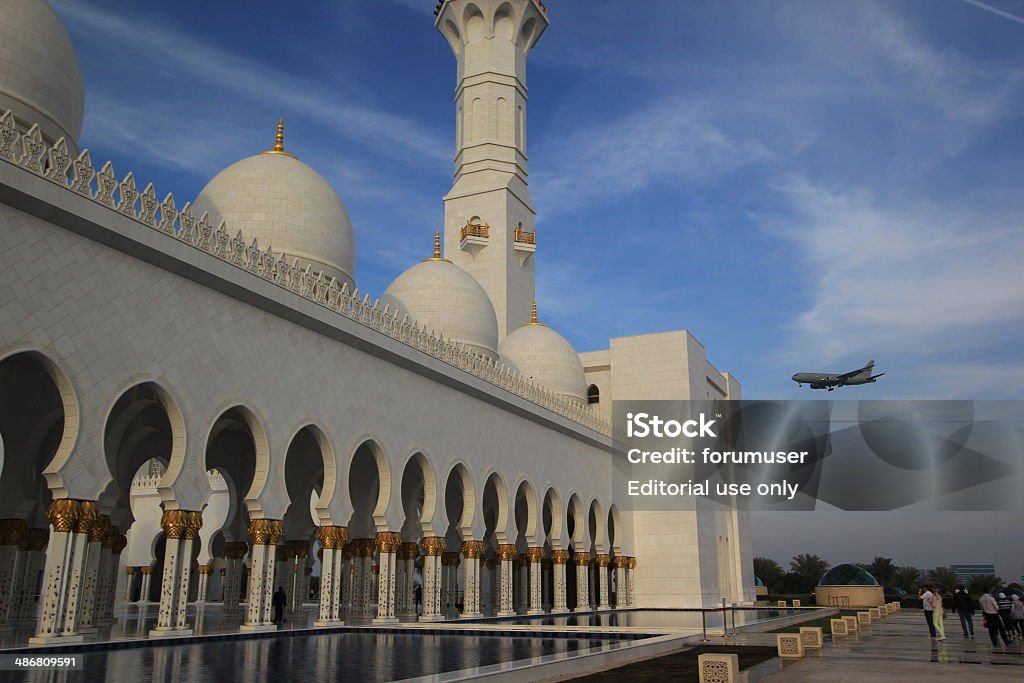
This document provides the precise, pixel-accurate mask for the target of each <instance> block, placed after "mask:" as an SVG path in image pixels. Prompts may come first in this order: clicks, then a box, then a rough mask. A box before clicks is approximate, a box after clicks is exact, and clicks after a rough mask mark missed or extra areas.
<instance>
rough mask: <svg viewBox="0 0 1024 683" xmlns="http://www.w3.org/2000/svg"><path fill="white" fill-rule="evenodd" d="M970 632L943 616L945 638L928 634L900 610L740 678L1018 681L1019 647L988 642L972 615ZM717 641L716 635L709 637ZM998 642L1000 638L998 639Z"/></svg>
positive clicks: (1022, 657) (748, 639)
mask: <svg viewBox="0 0 1024 683" xmlns="http://www.w3.org/2000/svg"><path fill="white" fill-rule="evenodd" d="M974 621H975V624H974V628H975V637H974V638H964V637H963V632H962V631H961V630H960V620H959V619H950V618H949V617H948V616H947V617H946V640H943V641H934V640H931V639H930V638H929V637H928V628H927V626H925V623H924V617H923V616H922V615H921V612H920V611H919V610H902V611H900V612H899V613H897V614H893V615H891V616H888V617H886V618H884V619H883V620H882V621H881V622H878V623H876V624H872V625H871V626H868V627H861V628H862V630H861V631H860V633H859V634H858V635H854V636H851V637H848V638H839V639H837V640H836V641H835V642H832V641H831V639H830V638H829V639H827V642H826V644H825V648H824V649H823V650H821V651H820V652H814V651H811V654H809V655H808V656H807V657H804V658H803V659H798V660H780V659H773V660H771V661H768V662H764V663H763V664H759V665H757V666H755V667H752V668H751V669H749V670H748V671H747V672H746V674H747V677H746V680H747V681H748V682H749V683H755V681H768V682H770V683H782V682H785V683H789V682H791V681H792V682H797V683H804V682H807V683H810V682H812V681H813V683H887V682H889V681H923V680H927V681H958V682H962V681H970V682H971V683H987V682H988V681H992V682H998V681H1022V680H1024V647H1022V641H1021V640H1019V639H1018V640H1016V641H1014V642H1013V643H1011V644H1010V646H1009V647H1007V648H1005V649H1004V648H1003V647H1001V646H1000V647H995V648H993V647H992V642H991V641H990V640H989V637H988V631H987V630H985V629H984V628H982V627H981V618H980V615H979V616H977V617H976V618H975V620H974ZM774 638H775V634H768V633H765V634H760V633H754V634H749V635H743V634H741V635H740V636H738V637H735V638H729V639H728V641H727V642H729V643H730V644H732V643H737V644H750V645H763V644H766V643H767V642H772V643H774ZM715 641H717V642H721V639H720V638H716V639H714V641H713V642H715ZM1000 642H1002V641H1000Z"/></svg>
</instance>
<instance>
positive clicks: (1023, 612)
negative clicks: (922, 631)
mask: <svg viewBox="0 0 1024 683" xmlns="http://www.w3.org/2000/svg"><path fill="white" fill-rule="evenodd" d="M919 594H920V597H921V605H922V607H923V608H924V619H925V621H926V622H927V623H928V632H929V633H930V634H931V637H932V638H934V639H935V640H945V639H946V629H945V625H944V619H945V613H946V607H945V603H944V601H943V595H942V589H941V588H940V587H938V586H935V587H934V589H933V588H932V587H931V586H927V585H925V586H921V589H920V591H919ZM952 602H953V611H954V612H956V614H957V616H959V617H960V626H961V628H963V630H964V638H973V637H974V601H973V600H972V599H971V596H970V595H968V594H967V589H966V588H965V587H964V586H957V587H956V592H955V593H954V594H953V596H952ZM978 603H979V605H980V606H981V616H982V619H983V623H984V626H985V628H986V629H988V635H989V638H991V639H992V645H993V647H994V646H996V645H998V644H999V638H1000V637H1001V638H1002V639H1003V645H1004V646H1006V645H1009V644H1010V643H1012V642H1013V641H1014V639H1015V638H1024V601H1022V600H1021V599H1020V596H1019V595H1016V594H1014V595H1012V596H1011V597H1009V598H1008V597H1006V593H999V596H998V597H995V596H993V595H991V594H989V593H985V594H983V595H982V596H981V598H980V599H979V600H978Z"/></svg>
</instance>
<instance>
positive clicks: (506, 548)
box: [498, 543, 516, 562]
mask: <svg viewBox="0 0 1024 683" xmlns="http://www.w3.org/2000/svg"><path fill="white" fill-rule="evenodd" d="M515 558H516V547H515V546H514V545H512V544H511V543H502V544H501V545H499V546H498V559H499V560H501V561H502V562H508V561H509V560H514V559H515Z"/></svg>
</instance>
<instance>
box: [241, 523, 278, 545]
mask: <svg viewBox="0 0 1024 683" xmlns="http://www.w3.org/2000/svg"><path fill="white" fill-rule="evenodd" d="M282 527H283V525H282V523H281V520H279V519H253V520H250V521H249V535H250V536H252V542H253V544H254V545H277V542H278V541H279V540H280V539H281V534H282V533H283V529H282Z"/></svg>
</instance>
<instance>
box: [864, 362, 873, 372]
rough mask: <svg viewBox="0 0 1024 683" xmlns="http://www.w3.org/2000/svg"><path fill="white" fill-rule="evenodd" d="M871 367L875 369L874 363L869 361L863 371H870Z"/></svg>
mask: <svg viewBox="0 0 1024 683" xmlns="http://www.w3.org/2000/svg"><path fill="white" fill-rule="evenodd" d="M873 367H875V361H873V360H869V361H868V364H867V365H865V366H864V369H865V370H870V369H871V368H873Z"/></svg>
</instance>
